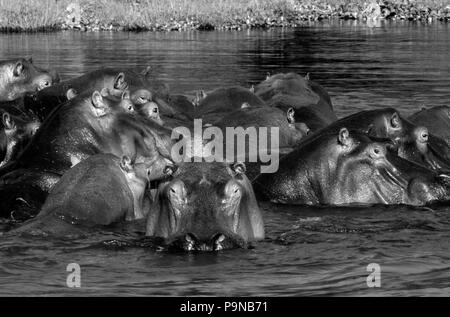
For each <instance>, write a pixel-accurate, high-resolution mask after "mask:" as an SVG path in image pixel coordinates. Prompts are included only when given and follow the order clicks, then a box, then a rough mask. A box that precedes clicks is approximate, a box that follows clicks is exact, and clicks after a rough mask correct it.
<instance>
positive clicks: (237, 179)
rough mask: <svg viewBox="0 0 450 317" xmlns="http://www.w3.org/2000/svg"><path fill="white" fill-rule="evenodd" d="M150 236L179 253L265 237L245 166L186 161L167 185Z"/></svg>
mask: <svg viewBox="0 0 450 317" xmlns="http://www.w3.org/2000/svg"><path fill="white" fill-rule="evenodd" d="M146 235H147V236H149V237H158V238H162V239H164V241H165V243H166V245H168V246H169V249H170V248H174V249H176V250H185V251H219V250H223V249H228V248H233V247H238V246H240V247H245V246H248V244H249V243H251V242H253V241H258V240H261V239H264V222H263V218H262V214H261V211H260V209H259V207H258V203H257V201H256V199H255V195H254V193H253V189H252V186H251V184H250V182H249V180H248V179H247V177H246V176H245V165H244V164H242V163H239V162H238V163H234V164H228V163H219V162H211V163H206V162H203V163H182V164H180V165H179V166H178V170H177V171H176V172H175V173H174V174H173V175H172V177H171V179H170V180H168V181H165V182H161V183H160V185H159V188H158V191H157V194H156V198H155V203H154V204H152V205H151V207H150V211H149V213H148V218H147V229H146Z"/></svg>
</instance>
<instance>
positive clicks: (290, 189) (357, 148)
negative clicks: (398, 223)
mask: <svg viewBox="0 0 450 317" xmlns="http://www.w3.org/2000/svg"><path fill="white" fill-rule="evenodd" d="M388 145H389V144H388V143H387V141H385V139H376V140H373V139H371V138H369V137H368V136H367V134H364V133H361V132H358V131H354V130H353V131H351V132H349V131H348V130H347V129H346V128H341V129H340V130H339V131H338V132H336V131H333V130H330V131H328V132H327V133H320V134H318V135H316V136H315V137H314V138H311V139H309V140H307V141H305V142H303V143H302V144H301V146H299V147H298V148H297V149H296V150H294V151H293V152H291V153H289V154H288V155H286V156H285V157H283V158H281V160H280V164H279V166H280V167H279V170H278V171H277V172H276V173H274V174H261V175H260V176H258V177H257V178H256V180H255V181H254V183H253V185H254V188H255V191H256V192H257V193H258V194H260V195H261V197H262V198H266V199H269V200H271V201H273V202H277V203H285V204H304V205H352V204H363V205H365V204H409V205H425V204H428V203H432V202H440V201H448V200H449V198H450V182H449V180H450V178H449V176H448V175H440V174H438V173H435V172H433V171H431V170H429V169H426V168H424V167H421V166H420V165H417V164H414V163H412V162H409V161H407V160H405V159H402V158H400V157H398V156H396V155H394V154H391V153H390V152H389V151H387V146H388Z"/></svg>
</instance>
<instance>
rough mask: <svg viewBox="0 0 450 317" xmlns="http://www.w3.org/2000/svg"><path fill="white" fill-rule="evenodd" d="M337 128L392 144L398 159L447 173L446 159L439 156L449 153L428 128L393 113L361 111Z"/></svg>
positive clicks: (388, 111) (391, 110) (392, 110)
mask: <svg viewBox="0 0 450 317" xmlns="http://www.w3.org/2000/svg"><path fill="white" fill-rule="evenodd" d="M340 124H341V125H348V126H349V127H351V128H355V129H359V130H362V131H364V132H367V133H368V134H369V135H370V136H373V137H378V138H388V139H390V140H392V141H393V142H394V145H395V147H396V149H397V150H398V155H399V156H401V157H403V158H405V159H407V160H409V161H412V162H415V163H417V164H420V165H423V166H425V167H428V168H431V169H434V170H449V169H450V162H448V158H446V157H445V154H444V155H443V154H442V153H450V148H448V146H447V145H446V144H445V142H440V140H439V139H438V138H437V137H431V136H430V134H429V132H428V129H427V128H425V127H422V126H416V125H414V124H412V123H411V122H409V121H408V120H406V119H404V118H402V117H401V116H400V115H399V113H398V112H397V111H396V110H395V109H392V108H386V109H377V110H369V111H363V112H360V113H358V114H355V115H352V116H350V117H348V118H347V119H343V120H341V122H340Z"/></svg>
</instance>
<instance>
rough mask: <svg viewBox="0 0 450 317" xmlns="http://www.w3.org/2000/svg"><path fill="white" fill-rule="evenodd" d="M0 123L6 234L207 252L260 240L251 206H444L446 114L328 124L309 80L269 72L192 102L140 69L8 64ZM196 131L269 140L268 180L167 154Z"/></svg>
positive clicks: (449, 166)
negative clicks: (94, 232) (121, 237)
mask: <svg viewBox="0 0 450 317" xmlns="http://www.w3.org/2000/svg"><path fill="white" fill-rule="evenodd" d="M0 115H1V120H0V217H1V218H3V219H9V220H12V221H15V222H16V223H18V224H20V225H19V226H18V227H17V228H15V229H13V230H11V231H10V233H15V234H17V233H27V234H33V235H44V236H47V235H54V236H64V237H67V236H71V235H78V234H84V233H85V232H86V230H87V229H88V228H89V229H92V228H95V227H97V226H110V225H113V224H117V223H120V222H126V221H133V220H139V219H146V223H147V225H146V236H149V237H157V238H161V239H162V241H164V243H165V244H166V245H167V246H170V247H173V248H176V249H180V250H186V251H217V250H222V249H229V248H234V247H243V246H246V245H248V244H249V243H251V242H253V241H257V240H261V239H264V235H265V234H264V220H263V215H262V213H261V210H260V209H259V207H258V201H262V200H268V201H271V202H273V203H280V204H298V205H309V206H323V205H328V206H349V205H373V204H387V205H396V204H407V205H414V206H422V205H431V204H447V203H448V202H449V201H450V107H448V106H439V107H434V108H429V109H422V110H421V111H419V112H417V113H415V114H413V115H411V116H410V117H408V118H405V117H404V116H402V115H401V114H400V113H399V112H398V111H397V110H395V109H392V108H376V109H372V110H366V111H361V112H358V113H355V114H352V115H350V116H348V117H345V118H340V119H339V118H338V117H337V116H336V114H335V112H334V110H333V105H332V102H331V99H330V97H329V95H328V93H327V92H326V91H325V89H324V88H323V87H322V86H320V85H319V84H317V83H315V82H314V81H312V80H311V79H310V78H309V75H306V76H301V75H298V74H295V73H280V74H275V75H273V76H270V75H269V76H268V77H267V78H266V79H265V80H264V81H262V82H261V83H259V84H257V85H255V86H252V87H251V88H245V87H238V86H235V87H225V88H218V89H215V90H213V91H210V92H204V91H199V92H198V93H197V94H196V95H195V96H190V95H181V94H172V93H171V92H170V90H169V88H168V86H167V85H166V84H165V83H164V82H162V81H161V80H159V79H158V78H156V77H155V76H154V74H153V73H152V70H151V68H147V69H144V70H142V71H136V70H131V69H120V68H101V69H98V70H94V71H92V72H89V73H87V74H84V75H82V76H80V77H77V78H72V79H69V80H65V81H61V80H60V78H59V76H58V74H57V73H56V72H55V71H52V70H45V69H42V68H39V67H37V66H36V65H35V64H34V63H33V61H32V60H31V59H23V58H20V59H17V60H8V61H0ZM198 120H201V127H200V129H201V130H202V131H206V129H208V128H211V127H214V128H215V129H216V131H219V132H220V131H223V132H224V134H225V130H227V129H228V128H229V127H234V128H237V127H241V128H242V130H244V131H246V129H248V128H256V129H263V128H271V129H272V128H277V130H276V134H274V132H272V136H271V137H273V136H274V135H276V136H277V139H276V141H277V142H276V145H277V148H273V145H274V144H273V142H272V143H271V145H272V148H271V153H272V154H273V153H275V152H276V154H277V155H276V160H277V164H276V166H277V169H276V170H275V171H271V172H266V173H264V172H261V171H262V170H261V169H259V167H260V165H261V164H262V162H261V160H253V161H250V162H247V161H246V160H245V158H247V157H248V154H249V153H247V152H246V150H244V151H241V152H239V151H237V152H236V153H235V155H234V157H231V158H230V157H229V156H227V158H226V159H223V160H220V159H215V160H210V159H208V157H200V158H198V157H193V156H192V155H190V153H184V152H183V151H181V152H180V151H177V153H176V154H177V155H174V151H173V149H174V146H175V145H176V144H177V142H180V141H181V140H184V141H185V143H186V142H187V143H189V142H190V141H189V140H187V138H188V136H187V134H189V133H187V134H186V133H178V134H177V133H174V131H175V130H177V129H178V128H179V127H183V128H184V130H183V131H188V132H189V131H194V129H195V127H194V126H195V124H196V122H198ZM271 131H272V130H271ZM272 140H273V138H272ZM213 142H215V143H214V144H215V145H217V142H218V139H217V137H215V138H214V137H211V136H210V137H209V138H204V139H203V140H201V145H202V146H203V145H204V146H206V147H208V144H212V143H213ZM222 142H223V140H222ZM257 144H258V146H261V144H265V145H266V147H267V143H264V142H262V143H259V141H258V142H257ZM193 147H195V145H193ZM211 148H212V147H211V146H210V147H209V149H210V150H211ZM220 150H221V149H220ZM214 151H215V152H214V153H215V154H217V153H221V152H217V151H219V149H218V148H217V146H215V147H214ZM200 153H203V152H200ZM175 156H176V157H175ZM180 156H181V157H183V159H182V160H180V159H179V157H180ZM214 157H215V158H217V156H214Z"/></svg>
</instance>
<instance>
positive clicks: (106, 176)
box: [14, 154, 151, 237]
mask: <svg viewBox="0 0 450 317" xmlns="http://www.w3.org/2000/svg"><path fill="white" fill-rule="evenodd" d="M150 175H151V171H150V169H149V166H147V165H145V164H142V163H139V164H136V163H132V162H131V159H130V158H129V157H127V156H124V157H122V158H121V159H120V158H118V157H117V156H115V155H112V154H97V155H93V156H91V157H89V158H88V159H86V160H84V161H82V162H80V163H79V164H77V165H75V166H74V167H73V168H71V169H70V170H68V171H67V172H66V173H65V174H64V175H63V176H62V177H61V179H60V180H59V181H58V182H57V183H56V184H55V186H54V187H53V188H52V190H51V191H50V194H49V195H48V197H47V199H46V200H45V203H44V205H43V206H42V208H41V211H40V212H39V214H38V215H37V216H36V217H35V218H34V219H31V220H29V221H28V222H25V223H24V224H23V225H22V226H21V227H19V228H18V229H17V230H14V233H26V234H32V235H42V234H45V236H48V235H53V236H55V235H56V236H60V235H61V236H65V237H66V236H70V235H74V234H77V233H81V234H82V233H83V232H84V230H83V229H85V228H89V227H93V226H108V225H112V224H116V223H120V222H124V221H132V220H137V219H143V218H145V217H146V216H147V212H148V210H149V205H150V203H151V197H150V196H149V194H148V191H147V188H148V184H149V181H150Z"/></svg>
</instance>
